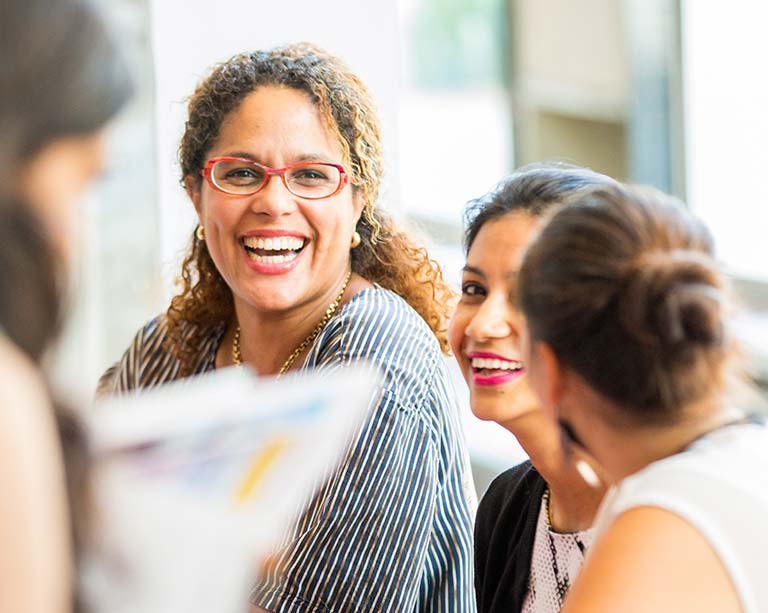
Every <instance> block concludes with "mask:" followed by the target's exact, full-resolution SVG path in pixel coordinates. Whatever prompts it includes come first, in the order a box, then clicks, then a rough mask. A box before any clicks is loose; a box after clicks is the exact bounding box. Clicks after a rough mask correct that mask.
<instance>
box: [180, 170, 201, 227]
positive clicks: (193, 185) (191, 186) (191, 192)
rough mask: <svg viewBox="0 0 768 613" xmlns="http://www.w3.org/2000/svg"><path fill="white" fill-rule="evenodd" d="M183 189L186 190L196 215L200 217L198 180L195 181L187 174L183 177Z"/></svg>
mask: <svg viewBox="0 0 768 613" xmlns="http://www.w3.org/2000/svg"><path fill="white" fill-rule="evenodd" d="M184 191H186V192H187V196H189V199H190V200H191V201H192V204H193V205H194V207H195V210H196V211H197V216H198V218H200V217H201V215H202V210H201V208H200V182H199V181H195V180H194V179H193V178H192V177H191V176H189V175H187V176H186V177H184Z"/></svg>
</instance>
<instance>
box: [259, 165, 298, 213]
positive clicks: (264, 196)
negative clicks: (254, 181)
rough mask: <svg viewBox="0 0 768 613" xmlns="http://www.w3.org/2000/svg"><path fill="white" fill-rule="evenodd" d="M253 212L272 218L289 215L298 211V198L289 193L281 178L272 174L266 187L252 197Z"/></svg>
mask: <svg viewBox="0 0 768 613" xmlns="http://www.w3.org/2000/svg"><path fill="white" fill-rule="evenodd" d="M251 210H253V211H254V212H255V213H261V214H264V215H270V216H272V217H279V216H281V215H287V214H288V213H292V212H293V211H295V210H296V196H294V195H293V194H292V193H291V192H289V191H288V188H287V187H286V186H285V183H283V178H282V177H281V176H279V175H277V174H271V175H269V177H268V178H267V183H266V185H265V186H264V187H262V188H261V189H260V190H259V191H258V192H256V193H255V194H254V195H253V196H251Z"/></svg>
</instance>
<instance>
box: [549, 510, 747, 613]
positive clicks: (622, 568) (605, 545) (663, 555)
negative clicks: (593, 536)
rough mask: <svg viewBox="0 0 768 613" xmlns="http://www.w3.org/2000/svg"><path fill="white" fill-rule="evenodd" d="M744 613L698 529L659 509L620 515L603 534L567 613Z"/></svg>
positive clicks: (567, 605)
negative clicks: (620, 612) (698, 612)
mask: <svg viewBox="0 0 768 613" xmlns="http://www.w3.org/2000/svg"><path fill="white" fill-rule="evenodd" d="M609 611H611V612H614V611H622V612H624V613H640V612H646V611H654V612H656V613H663V612H669V613H672V612H678V611H701V612H707V611H712V612H715V611H717V612H718V613H730V612H733V613H737V612H739V611H741V606H740V604H739V600H738V597H737V595H736V592H735V590H734V587H733V585H732V583H731V580H730V578H729V577H728V574H727V572H726V570H725V568H724V567H723V565H722V563H721V562H720V559H719V558H718V556H717V554H716V553H715V551H714V550H713V549H712V547H711V546H710V544H709V543H708V542H707V540H706V539H705V538H704V537H703V536H702V535H701V533H700V532H698V530H696V528H694V527H693V526H692V525H691V524H689V523H688V522H686V521H685V520H684V519H682V518H681V517H680V516H678V515H676V514H674V513H672V512H670V511H667V510H665V509H661V508H658V507H650V506H648V507H638V508H634V509H631V510H629V511H626V512H625V513H623V514H621V515H619V516H618V517H617V518H616V520H615V521H614V522H613V523H612V524H611V525H610V526H609V527H608V529H607V530H606V531H605V532H604V533H603V534H602V535H600V537H599V538H598V540H597V542H596V543H595V545H594V547H593V549H592V551H591V552H590V554H589V556H588V557H587V561H586V563H585V565H584V568H583V569H582V571H581V574H580V575H579V578H578V579H577V581H576V584H575V585H574V586H573V589H572V590H571V592H570V593H569V595H568V598H567V600H566V604H565V606H564V608H563V613H586V612H589V613H607V612H609Z"/></svg>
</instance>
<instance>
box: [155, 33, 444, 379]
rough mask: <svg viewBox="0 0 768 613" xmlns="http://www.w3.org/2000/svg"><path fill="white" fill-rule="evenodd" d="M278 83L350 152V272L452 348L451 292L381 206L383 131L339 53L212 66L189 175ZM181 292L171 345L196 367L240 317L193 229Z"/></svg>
mask: <svg viewBox="0 0 768 613" xmlns="http://www.w3.org/2000/svg"><path fill="white" fill-rule="evenodd" d="M267 85H273V86H274V85H278V86H284V87H290V88H293V89H296V90H298V91H301V92H304V93H306V94H307V95H308V96H309V97H310V99H311V100H312V101H313V102H314V104H315V105H316V106H317V108H318V110H319V112H320V114H321V116H322V117H323V119H324V120H325V123H326V125H327V127H328V129H329V130H330V131H331V133H332V134H334V135H335V136H336V138H337V139H338V141H339V143H340V144H341V146H342V150H343V153H344V160H343V161H344V164H345V165H346V166H347V169H348V172H349V175H350V179H351V184H352V189H354V190H356V192H357V194H358V195H359V196H360V197H361V198H362V202H363V205H364V206H363V214H362V216H361V218H360V221H359V222H358V224H357V231H358V232H359V234H360V237H361V239H362V241H361V243H360V245H359V246H358V247H356V248H355V249H353V250H352V252H351V258H352V270H353V271H354V272H355V273H357V274H359V275H360V276H362V277H364V278H366V279H368V280H369V281H372V282H375V283H378V284H379V285H381V286H382V287H385V288H387V289H390V290H392V291H394V292H395V293H397V294H399V295H400V296H402V297H403V298H404V299H405V300H406V301H407V302H408V304H410V305H411V307H413V309H414V310H416V312H417V313H419V315H421V317H422V318H423V319H424V321H426V322H427V324H428V325H429V327H430V328H431V329H432V331H433V332H434V334H435V336H436V337H437V339H438V341H439V342H440V346H441V348H442V349H443V351H444V352H446V353H447V352H448V339H447V333H446V328H447V321H448V315H449V309H450V305H451V301H452V298H453V295H454V292H453V290H452V289H451V288H450V286H449V285H448V284H447V283H446V282H445V280H444V278H443V274H442V271H441V269H440V267H439V266H438V264H437V263H436V262H435V261H434V260H432V259H430V257H429V254H428V253H427V251H426V249H425V248H424V247H422V246H420V245H418V244H417V243H416V242H415V241H414V240H413V239H412V238H411V237H410V236H409V235H408V234H407V233H406V232H404V231H403V230H401V229H399V228H398V227H397V225H396V224H395V222H394V221H393V219H392V218H391V217H390V216H389V215H388V214H387V213H385V212H384V211H383V210H382V209H381V207H379V206H378V205H377V200H378V196H379V186H380V183H381V176H382V173H383V155H382V146H381V129H380V126H379V121H378V117H377V113H376V110H375V107H374V104H373V100H372V99H371V96H370V94H369V93H368V90H367V89H366V87H365V86H364V85H363V83H362V82H361V81H360V79H359V78H358V77H357V76H356V75H355V74H353V73H352V71H351V70H350V69H349V68H348V67H347V66H346V65H345V64H344V63H343V62H342V61H341V60H340V59H339V58H337V57H335V56H333V55H330V54H329V53H327V52H325V51H324V50H322V49H320V48H319V47H317V46H315V45H312V44H309V43H298V44H293V45H288V46H284V47H277V48H275V49H271V50H266V51H255V52H253V53H243V54H239V55H236V56H234V57H232V58H230V59H229V60H227V61H225V62H223V63H221V64H218V65H216V66H214V67H213V69H212V71H211V72H210V74H209V75H208V76H207V77H206V78H205V79H204V80H203V81H202V82H201V83H200V84H199V85H198V87H197V89H196V90H195V92H194V94H193V95H192V97H191V98H190V100H189V107H188V111H189V118H188V120H187V123H186V129H185V132H184V136H183V137H182V140H181V145H180V147H179V160H180V163H181V171H182V182H183V183H184V184H185V185H187V187H189V182H190V181H194V182H195V183H193V186H194V187H199V186H200V182H201V181H202V178H201V175H200V171H201V170H202V168H203V166H204V165H205V161H206V156H207V154H208V151H209V150H210V148H211V147H212V145H213V143H214V141H215V140H216V138H217V137H218V134H219V129H220V127H221V124H222V122H223V121H224V119H225V118H226V117H227V116H228V115H229V113H231V112H232V111H234V110H235V109H236V108H237V106H238V105H239V104H240V103H241V102H242V100H243V99H244V98H245V97H246V96H247V95H248V94H250V93H251V92H253V91H254V90H256V89H257V88H258V87H262V86H267ZM179 284H180V286H181V291H180V293H179V294H178V295H177V296H175V297H174V298H173V300H172V301H171V305H170V307H169V308H168V311H167V314H166V315H167V326H168V336H167V341H166V348H167V349H168V350H169V351H170V352H171V353H172V354H174V355H175V356H176V357H177V358H178V359H179V360H180V361H181V363H182V375H185V374H190V373H191V372H192V369H193V367H194V363H195V360H196V358H197V357H198V356H196V350H197V347H198V346H199V344H200V342H201V341H202V339H203V338H204V337H205V336H206V335H207V334H209V333H210V332H211V330H213V329H214V328H216V327H220V326H222V325H226V324H228V323H229V322H231V320H232V318H233V316H234V302H233V299H232V292H231V290H230V288H229V287H228V286H227V285H226V283H225V282H224V279H223V278H222V277H221V275H220V274H219V271H218V270H217V269H216V266H215V264H214V263H213V260H212V259H211V256H210V254H209V253H208V248H207V247H206V245H205V242H204V241H201V240H199V239H198V238H197V237H196V236H194V235H193V236H192V242H191V244H190V247H189V250H188V252H187V255H186V256H185V258H184V261H183V264H182V270H181V276H180V278H179Z"/></svg>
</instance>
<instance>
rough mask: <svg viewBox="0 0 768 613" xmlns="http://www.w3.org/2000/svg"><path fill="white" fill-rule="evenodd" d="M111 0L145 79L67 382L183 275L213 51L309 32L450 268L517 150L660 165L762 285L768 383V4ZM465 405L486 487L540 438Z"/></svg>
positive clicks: (98, 190)
mask: <svg viewBox="0 0 768 613" xmlns="http://www.w3.org/2000/svg"><path fill="white" fill-rule="evenodd" d="M100 2H101V3H102V4H103V8H104V10H105V11H106V12H107V14H108V16H109V18H110V19H111V20H112V21H113V23H114V26H115V30H116V32H117V34H118V36H119V37H120V38H121V39H122V41H123V43H124V45H125V48H126V52H127V53H128V54H129V56H130V58H131V63H132V65H133V67H134V72H135V75H136V80H137V81H138V91H139V95H138V96H136V98H135V99H134V100H133V103H132V105H131V107H130V109H129V110H128V111H127V112H125V113H124V114H123V115H122V116H121V118H120V120H119V121H118V122H117V124H116V125H115V126H114V128H113V130H112V133H111V137H110V151H111V156H110V158H111V163H110V165H109V168H108V170H107V172H106V174H105V176H104V177H103V179H102V180H101V181H100V182H99V183H98V184H97V185H96V187H95V188H94V189H92V190H91V192H90V193H89V194H88V196H87V202H86V206H85V207H84V209H83V220H82V221H83V228H84V231H83V233H82V235H81V241H82V244H81V256H80V257H81V260H80V262H79V263H78V266H79V272H80V274H79V275H78V279H77V282H76V287H74V288H73V292H72V296H73V298H72V300H73V303H74V304H73V311H74V314H75V316H74V318H73V320H72V323H71V326H70V329H69V330H68V332H67V334H66V335H65V338H64V341H63V342H62V346H61V349H60V351H59V353H58V355H56V356H55V357H54V360H53V361H54V364H53V368H54V370H55V374H56V377H57V379H58V380H59V382H60V386H63V387H65V388H66V390H65V391H68V392H69V393H70V394H72V395H75V396H80V397H88V396H90V394H91V393H92V390H93V389H94V387H95V384H96V381H97V379H98V377H99V375H100V374H101V373H102V372H103V371H104V370H105V369H106V367H107V366H109V365H110V364H111V363H112V362H114V361H115V360H117V359H118V358H119V357H120V355H121V353H122V352H123V350H124V349H125V348H126V347H127V345H128V343H129V342H130V339H131V338H132V336H133V334H134V333H135V332H136V330H137V329H138V328H139V327H140V326H141V325H143V324H144V323H145V322H146V321H147V320H148V319H149V318H151V317H152V316H154V315H155V314H157V313H158V312H160V311H162V310H163V309H164V308H165V307H166V305H167V302H168V300H169V299H170V297H171V296H172V295H173V293H174V280H175V276H176V274H177V273H178V270H179V267H180V261H181V254H182V252H183V250H184V249H185V247H186V245H187V242H188V241H189V239H190V237H191V234H192V231H193V229H194V227H195V217H194V214H193V209H192V206H191V204H190V203H189V202H188V201H187V199H186V195H185V194H184V192H183V190H182V188H181V186H180V184H179V168H178V164H177V162H176V149H177V146H178V141H179V138H180V136H181V133H182V129H183V123H184V117H185V99H186V97H187V96H188V95H189V94H191V92H192V90H193V89H194V86H195V84H196V82H197V81H198V80H199V79H200V78H201V77H202V76H203V75H204V74H205V72H206V69H207V68H208V67H209V66H210V65H211V64H213V63H214V62H217V61H221V60H224V59H226V58H228V57H229V56H231V55H233V54H234V53H237V52H240V51H245V50H253V49H258V48H263V47H270V46H274V45H277V44H281V43H287V42H293V41H298V40H309V41H312V42H316V43H318V44H320V45H321V46H324V47H325V48H327V49H328V50H330V51H332V52H335V53H337V54H339V55H341V56H342V57H344V58H345V59H346V61H347V62H348V64H350V65H351V67H352V68H353V69H354V70H355V71H356V72H357V73H358V74H359V75H360V76H361V77H362V78H363V80H364V81H365V82H366V83H367V84H368V85H369V87H370V88H371V90H372V91H373V94H374V97H375V99H376V101H377V103H378V106H379V109H380V113H381V118H382V121H383V128H384V141H385V147H386V157H387V175H386V177H385V183H384V184H385V189H384V193H383V195H382V202H383V204H384V205H385V206H387V207H389V208H390V209H391V210H393V211H395V212H396V213H397V214H398V215H399V216H400V217H401V218H403V219H404V220H406V221H407V222H409V223H410V224H412V225H413V226H414V227H417V228H419V229H420V230H421V231H422V232H423V233H424V235H425V236H427V237H428V239H429V241H430V243H431V248H432V250H433V253H434V255H435V257H436V258H437V259H438V260H439V261H441V263H442V264H443V265H444V267H445V270H446V273H447V275H448V277H449V279H451V280H453V281H455V282H457V281H458V277H459V271H460V268H461V266H462V264H463V259H462V258H463V254H462V251H461V245H460V242H461V229H462V219H461V218H462V210H463V207H464V205H465V203H466V202H467V201H468V200H470V199H472V198H475V197H477V196H480V195H482V194H483V193H485V192H486V191H488V190H489V189H490V188H491V187H493V185H494V184H495V183H496V182H497V181H498V180H499V179H500V178H501V177H503V176H504V175H505V174H507V173H509V172H510V171H511V170H512V169H514V168H515V167H516V166H519V165H522V164H526V163H529V162H533V161H538V160H552V159H557V160H564V161H569V162H573V163H578V164H582V165H586V166H590V167H592V168H594V169H595V170H599V171H602V172H605V173H608V174H610V175H612V176H614V177H616V178H618V179H620V180H627V181H632V182H639V183H646V184H651V185H654V186H656V187H659V188H661V189H663V190H665V191H667V192H671V193H673V194H675V195H677V196H680V197H682V198H683V199H684V200H686V202H688V204H689V206H690V207H691V208H692V209H693V210H694V211H695V212H696V213H697V214H699V215H700V216H701V217H703V218H704V220H705V221H706V222H707V223H708V224H709V225H710V227H711V228H712V230H713V231H714V233H715V236H716V240H717V243H718V246H719V254H720V257H721V259H722V260H723V262H724V263H725V265H726V266H727V268H728V270H729V271H730V272H731V274H732V276H733V280H734V284H735V285H736V287H737V289H738V291H739V293H740V295H741V296H742V298H743V302H744V305H743V313H742V314H741V315H740V316H739V330H740V332H741V333H742V335H743V336H744V337H745V339H746V343H747V352H748V357H749V361H750V364H751V368H752V373H753V376H754V378H755V381H756V382H757V383H758V384H760V385H763V386H766V385H768V236H767V233H768V182H766V181H765V180H764V177H765V175H766V168H768V147H766V138H767V137H768V114H766V109H768V79H766V78H765V58H766V57H768V37H766V36H765V34H764V32H765V28H766V25H768V3H766V2H759V1H755V0H732V1H731V2H728V3H727V4H724V3H719V2H717V3H716V2H702V1H700V0H579V1H578V2H573V1H572V0H390V1H388V2H387V1H384V2H382V1H380V0H337V1H336V2H333V3H317V2H314V1H312V0H290V1H287V2H282V3H277V2H269V3H267V2H254V1H253V0H222V1H221V2H216V3H212V2H209V1H205V2H203V1H202V0H100ZM459 379H460V376H459V375H458V374H457V388H458V389H459V390H460V392H463V383H462V382H461V381H460V380H459ZM754 401H755V402H756V403H759V402H761V401H760V398H759V396H756V397H755V400H754ZM465 421H466V426H467V432H468V437H469V442H470V447H471V451H472V454H473V459H474V463H475V467H476V471H477V473H476V477H477V482H478V490H479V492H482V490H483V489H484V487H485V484H486V483H487V478H488V476H489V475H491V474H495V473H497V472H499V471H500V470H501V469H503V468H504V467H506V466H508V465H510V464H512V463H513V462H515V461H517V460H519V459H520V458H521V457H522V456H521V451H520V450H519V448H518V447H517V445H516V443H515V441H514V439H513V438H512V436H511V435H509V434H508V433H506V432H504V431H503V430H501V428H500V427H498V426H495V425H493V424H487V423H482V422H479V421H478V420H476V419H474V418H473V417H472V416H471V415H470V413H469V411H468V409H466V407H465Z"/></svg>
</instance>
